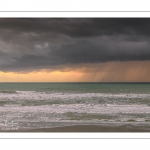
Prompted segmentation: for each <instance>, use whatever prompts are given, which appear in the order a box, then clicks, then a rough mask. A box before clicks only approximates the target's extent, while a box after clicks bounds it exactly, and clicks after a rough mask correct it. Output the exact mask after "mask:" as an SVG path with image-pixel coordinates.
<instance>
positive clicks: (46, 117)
mask: <svg viewBox="0 0 150 150" xmlns="http://www.w3.org/2000/svg"><path fill="white" fill-rule="evenodd" d="M70 125H105V126H121V125H132V126H134V127H138V126H142V127H143V128H149V127H150V83H0V129H1V130H10V129H12V130H13V129H15V128H16V130H17V129H33V128H52V127H61V126H70Z"/></svg>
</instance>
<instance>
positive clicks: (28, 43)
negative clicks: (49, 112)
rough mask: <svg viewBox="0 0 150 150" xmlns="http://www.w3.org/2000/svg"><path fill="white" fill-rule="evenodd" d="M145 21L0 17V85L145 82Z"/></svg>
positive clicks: (148, 58)
mask: <svg viewBox="0 0 150 150" xmlns="http://www.w3.org/2000/svg"><path fill="white" fill-rule="evenodd" d="M149 66H150V19H149V18H0V82H150V76H149V74H150V69H149Z"/></svg>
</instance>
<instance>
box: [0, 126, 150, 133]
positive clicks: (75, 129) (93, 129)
mask: <svg viewBox="0 0 150 150" xmlns="http://www.w3.org/2000/svg"><path fill="white" fill-rule="evenodd" d="M0 132H150V127H149V128H148V127H146V128H144V127H139V126H138V127H135V126H132V125H123V126H117V127H116V126H109V127H108V126H107V127H106V126H98V125H75V126H65V127H56V128H40V129H22V130H21V129H19V130H9V131H4V130H1V131H0Z"/></svg>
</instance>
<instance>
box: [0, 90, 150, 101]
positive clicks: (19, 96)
mask: <svg viewBox="0 0 150 150" xmlns="http://www.w3.org/2000/svg"><path fill="white" fill-rule="evenodd" d="M91 98H108V99H110V98H111V99H123V98H124V99H135V98H136V99H138V98H150V94H135V93H130V94H127V93H120V94H112V93H48V92H36V91H16V93H11V94H8V93H0V100H2V99H9V100H58V99H60V100H73V99H78V100H80V99H91Z"/></svg>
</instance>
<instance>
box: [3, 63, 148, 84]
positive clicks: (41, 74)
mask: <svg viewBox="0 0 150 150" xmlns="http://www.w3.org/2000/svg"><path fill="white" fill-rule="evenodd" d="M149 66H150V61H126V62H119V61H118V62H106V63H95V64H80V65H79V66H77V68H76V69H75V68H74V69H71V67H68V69H66V71H44V70H41V71H37V72H36V71H33V72H28V73H17V72H0V82H150V76H149V74H150V69H149Z"/></svg>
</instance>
